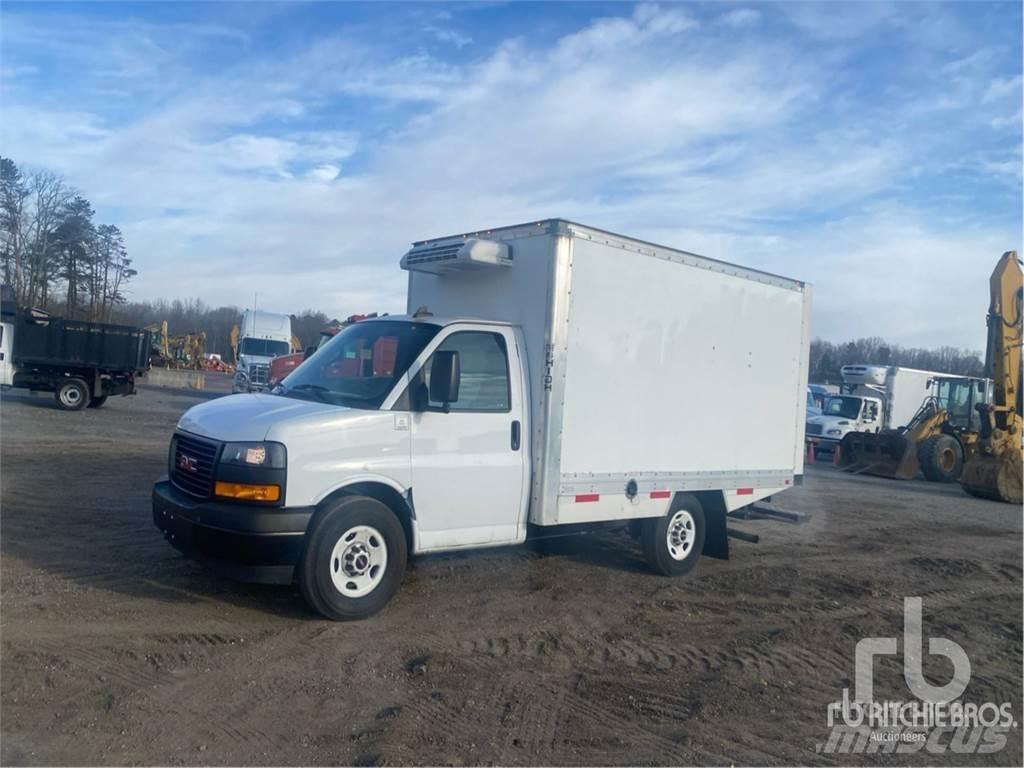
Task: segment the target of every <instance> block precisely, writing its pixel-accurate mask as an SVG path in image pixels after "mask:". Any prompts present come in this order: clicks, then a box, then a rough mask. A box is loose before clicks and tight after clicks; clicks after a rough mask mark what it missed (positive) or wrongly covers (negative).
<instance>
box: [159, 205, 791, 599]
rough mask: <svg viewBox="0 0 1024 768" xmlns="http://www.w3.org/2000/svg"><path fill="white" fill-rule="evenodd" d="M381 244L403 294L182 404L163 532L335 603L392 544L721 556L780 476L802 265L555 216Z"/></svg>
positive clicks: (385, 567) (370, 573)
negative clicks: (280, 365)
mask: <svg viewBox="0 0 1024 768" xmlns="http://www.w3.org/2000/svg"><path fill="white" fill-rule="evenodd" d="M401 266H402V268H403V269H405V270H406V271H407V273H408V289H407V314H405V315H393V316H388V317H380V318H375V319H370V320H364V321H362V322H359V323H355V324H353V325H350V326H349V327H347V328H345V329H344V330H342V331H341V332H339V333H338V334H337V335H336V336H335V337H334V338H333V339H331V340H330V341H329V342H328V343H326V344H325V345H323V346H322V347H320V348H319V349H318V350H317V351H316V352H315V353H314V354H313V355H312V356H311V357H309V358H308V359H307V360H305V361H304V362H303V363H302V364H301V365H300V366H299V367H298V368H296V369H295V370H294V371H293V372H292V373H291V374H290V375H289V376H288V378H287V379H286V380H285V381H284V382H282V384H281V385H280V386H278V387H277V388H275V390H273V392H270V393H264V394H247V395H236V396H232V397H226V398H221V399H218V400H213V401H210V402H208V403H204V404H202V405H198V406H196V407H194V408H192V409H190V410H189V411H187V412H186V413H185V414H184V415H183V416H182V418H181V419H180V421H179V422H178V424H177V428H176V430H175V432H174V433H173V435H172V436H171V446H170V450H169V459H168V460H169V466H168V475H167V476H166V477H163V478H161V479H160V480H159V481H158V482H157V483H156V484H155V485H154V487H153V493H152V511H153V520H154V523H155V525H156V526H157V527H158V528H159V529H160V530H161V531H162V532H163V534H164V535H165V536H166V538H167V540H168V541H169V542H170V544H171V545H173V546H174V547H176V548H178V549H179V550H181V551H182V552H183V553H185V554H186V555H188V556H190V557H194V558H197V559H200V560H203V561H204V562H206V563H208V564H210V565H212V566H215V567H217V568H219V569H221V570H222V571H224V572H226V573H227V574H228V575H231V576H234V577H238V578H242V579H248V580H253V581H262V582H279V583H280V582H283V583H297V584H298V585H299V587H300V591H301V593H302V594H303V596H304V597H305V599H306V600H307V601H308V603H309V604H310V605H311V606H312V607H313V608H314V609H315V610H316V611H318V612H319V613H321V614H323V615H324V616H327V617H329V618H331V619H352V618H361V617H364V616H368V615H370V614H372V613H374V612H376V611H378V610H380V609H381V608H382V607H383V606H384V605H385V604H386V603H387V601H388V600H389V599H390V598H391V596H392V595H393V594H394V593H395V591H396V590H397V589H398V587H399V584H400V582H401V579H402V574H403V571H404V570H405V566H406V562H407V559H408V558H409V557H412V556H416V555H419V554H422V553H430V552H444V551H451V550H464V549H472V548H479V547H496V546H505V545H518V544H522V543H523V542H524V541H525V540H526V539H527V538H528V537H531V538H532V537H543V536H546V535H550V534H552V533H563V532H578V531H579V530H581V529H590V528H594V527H597V528H603V527H607V526H620V527H622V526H624V527H627V528H628V529H630V530H631V531H632V532H633V533H634V534H635V535H637V536H638V538H639V540H640V545H641V547H642V549H643V553H644V555H645V558H646V560H647V562H648V563H649V564H650V566H651V568H652V569H653V570H655V571H656V572H658V573H660V574H664V575H666V576H681V575H683V574H686V573H687V572H689V571H691V570H692V569H693V567H694V566H695V565H696V564H697V561H698V560H699V558H700V557H701V556H702V555H707V556H709V557H716V558H726V557H728V555H729V542H728V538H727V537H728V534H729V531H730V530H731V529H727V526H726V522H727V516H728V515H730V513H735V512H736V511H737V510H739V509H740V508H742V507H744V506H746V505H749V504H751V503H752V502H755V501H759V500H762V499H764V498H766V497H769V496H771V495H772V494H777V493H779V492H781V491H784V490H786V489H788V488H791V487H792V486H794V485H798V484H800V483H801V480H802V476H803V457H804V451H803V446H804V420H805V408H806V397H807V367H808V349H809V330H810V324H809V317H810V301H811V287H810V286H809V285H808V284H807V283H804V282H801V281H799V280H794V279H790V278H786V277H780V276H777V275H774V274H770V273H768V272H764V271H760V270H756V269H751V268H747V267H742V266H739V265H735V264H730V263H725V262H722V261H716V260H714V259H710V258H706V257H703V256H699V255H696V254H693V253H689V252H686V251H681V250H676V249H673V248H668V247H664V246H660V245H654V244H652V243H649V242H645V241H643V240H639V239H635V238H631V237H626V236H623V235H619V234H614V233H611V232H607V231H604V230H601V229H597V228H594V227H589V226H584V225H581V224H577V223H573V222H570V221H566V220H562V219H553V220H545V221H539V222H533V223H529V224H523V225H516V226H509V227H502V228H498V229H491V230H487V231H483V232H473V233H466V234H460V235H451V236H446V237H441V238H438V239H435V240H425V241H421V242H417V243H414V244H413V247H412V248H411V249H410V250H409V251H408V252H407V253H406V254H405V255H404V256H403V257H402V259H401ZM709 382H710V383H712V385H711V386H709ZM751 393H756V397H757V399H758V407H757V408H756V412H757V413H758V414H759V416H758V422H757V424H758V431H757V435H756V439H749V437H750V421H749V413H750V411H749V409H738V408H736V407H735V404H736V403H737V402H749V400H750V397H751V396H752V395H751Z"/></svg>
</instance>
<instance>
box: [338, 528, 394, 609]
mask: <svg viewBox="0 0 1024 768" xmlns="http://www.w3.org/2000/svg"><path fill="white" fill-rule="evenodd" d="M387 565H388V545H387V544H386V543H385V541H384V537H383V536H381V533H380V531H378V530H377V529H376V528H373V527H371V526H369V525H357V526H354V527H352V528H349V529H348V530H347V531H345V533H343V534H342V535H341V538H339V539H338V542H337V543H336V544H335V545H334V549H333V550H332V552H331V562H330V569H331V581H332V582H334V588H335V589H337V590H338V591H339V592H341V594H343V595H345V597H363V596H364V595H368V594H370V593H371V592H372V591H373V590H374V589H376V588H377V585H378V584H380V582H381V580H382V579H383V578H384V571H385V570H387Z"/></svg>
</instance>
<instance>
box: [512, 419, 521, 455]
mask: <svg viewBox="0 0 1024 768" xmlns="http://www.w3.org/2000/svg"><path fill="white" fill-rule="evenodd" d="M521 431H522V426H521V425H520V424H519V422H518V421H513V422H512V450H513V451H518V450H519V442H520V432H521Z"/></svg>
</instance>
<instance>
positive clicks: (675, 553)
mask: <svg viewBox="0 0 1024 768" xmlns="http://www.w3.org/2000/svg"><path fill="white" fill-rule="evenodd" d="M696 534H697V526H696V524H695V523H694V522H693V515H691V514H690V513H689V512H687V511H686V510H685V509H680V510H679V511H678V512H676V513H675V514H673V515H672V518H671V519H670V520H669V521H668V533H667V534H666V537H665V538H666V540H667V543H668V553H669V555H670V556H671V557H672V559H673V560H685V559H686V558H687V556H689V554H690V552H692V551H693V543H694V539H695V538H696Z"/></svg>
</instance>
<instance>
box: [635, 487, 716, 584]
mask: <svg viewBox="0 0 1024 768" xmlns="http://www.w3.org/2000/svg"><path fill="white" fill-rule="evenodd" d="M706 530H707V529H706V526H705V524H704V508H703V507H702V506H701V504H700V502H699V501H698V500H697V497H696V496H693V495H691V494H688V493H680V494H677V495H676V497H675V500H674V501H673V502H672V506H671V507H669V511H668V514H666V515H665V516H664V517H653V518H650V519H648V520H644V528H643V533H642V535H641V543H642V544H643V549H644V558H645V559H646V560H647V564H648V565H650V566H651V568H653V569H654V570H655V571H657V572H658V573H660V574H662V575H663V576H682V575H683V574H686V573H689V572H690V571H691V570H693V567H694V566H695V565H697V561H698V560H699V559H700V553H701V550H702V549H704V536H705V534H706Z"/></svg>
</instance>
